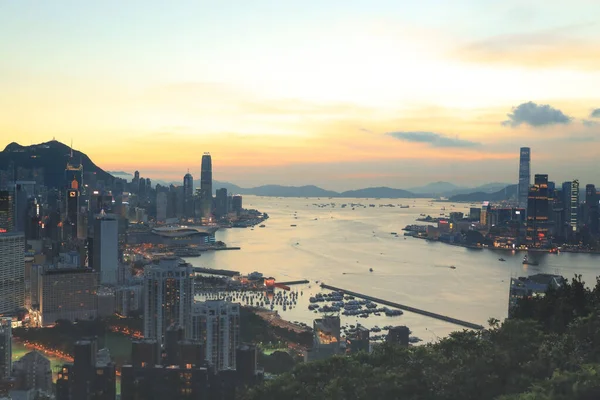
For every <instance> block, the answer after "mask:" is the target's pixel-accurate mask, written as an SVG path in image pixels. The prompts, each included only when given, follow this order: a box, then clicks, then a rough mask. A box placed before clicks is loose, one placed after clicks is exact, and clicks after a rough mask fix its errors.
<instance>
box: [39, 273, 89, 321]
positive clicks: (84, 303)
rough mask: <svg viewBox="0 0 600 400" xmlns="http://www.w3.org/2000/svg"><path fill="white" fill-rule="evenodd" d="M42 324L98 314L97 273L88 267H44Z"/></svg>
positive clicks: (41, 300)
mask: <svg viewBox="0 0 600 400" xmlns="http://www.w3.org/2000/svg"><path fill="white" fill-rule="evenodd" d="M39 282H40V283H39V285H40V315H41V318H40V321H39V323H40V324H41V325H42V326H48V325H52V324H54V323H55V322H56V321H57V320H59V319H66V320H69V321H71V322H74V321H75V320H77V319H86V320H88V319H93V318H96V316H97V312H98V311H97V310H98V297H97V296H96V290H97V288H98V273H97V272H94V271H92V270H90V269H86V268H77V269H44V271H43V272H42V275H41V276H40V280H39Z"/></svg>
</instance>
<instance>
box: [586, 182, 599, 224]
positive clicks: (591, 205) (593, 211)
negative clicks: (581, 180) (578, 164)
mask: <svg viewBox="0 0 600 400" xmlns="http://www.w3.org/2000/svg"><path fill="white" fill-rule="evenodd" d="M585 210H586V214H587V215H586V218H585V223H586V224H587V225H588V227H589V229H590V232H591V233H594V234H596V233H598V232H599V229H598V228H599V226H598V225H599V222H600V221H599V220H598V219H599V218H600V215H599V214H598V192H597V191H596V186H595V185H593V184H588V185H586V186H585Z"/></svg>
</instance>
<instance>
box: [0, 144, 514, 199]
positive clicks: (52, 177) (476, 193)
mask: <svg viewBox="0 0 600 400" xmlns="http://www.w3.org/2000/svg"><path fill="white" fill-rule="evenodd" d="M70 154H71V148H70V147H69V146H67V145H65V144H63V143H61V142H59V141H57V140H52V141H49V142H45V143H40V144H36V145H31V146H22V145H20V144H18V143H15V142H13V143H10V144H9V145H8V146H6V148H5V149H4V151H2V152H0V169H3V170H6V169H7V168H8V167H9V165H10V164H11V163H12V164H13V166H14V168H15V169H17V168H18V167H21V168H26V169H33V168H43V169H44V179H45V183H46V186H48V187H55V188H59V187H64V186H65V185H66V184H67V182H68V178H67V176H66V174H65V166H66V163H67V161H68V159H69V157H70ZM73 161H74V162H75V163H79V162H80V161H81V163H82V164H83V168H84V172H93V173H95V174H96V179H97V180H103V181H105V182H106V183H110V182H112V181H113V180H114V179H115V176H113V175H112V174H111V173H109V172H107V171H104V170H103V169H102V168H100V167H98V166H97V165H96V164H94V163H93V162H92V160H91V159H90V158H89V157H88V156H87V155H86V154H85V153H83V152H80V151H78V150H73ZM114 174H115V175H116V177H119V178H121V177H123V178H127V176H131V174H130V173H128V172H124V171H115V172H114ZM128 180H129V179H128ZM182 180H183V175H182ZM153 182H154V183H160V184H161V185H169V184H170V183H174V184H177V185H181V184H182V182H164V181H161V180H158V179H156V180H153ZM199 185H200V182H199V181H194V186H195V187H199ZM220 188H226V189H227V192H228V193H231V194H241V195H256V196H270V197H347V198H390V199H396V198H417V197H449V198H450V200H452V201H457V202H458V201H485V200H490V201H498V200H504V199H505V198H506V196H508V197H511V196H516V185H508V186H507V185H506V184H503V183H488V184H485V185H481V186H478V187H475V188H466V187H460V186H458V185H455V184H453V183H450V182H442V181H440V182H433V183H429V184H427V185H424V186H421V187H415V188H412V189H411V190H405V189H395V188H390V187H369V188H362V189H356V190H347V191H344V192H336V191H333V190H327V189H323V188H320V187H318V186H314V185H304V186H282V185H262V186H258V187H253V188H243V187H241V186H238V185H235V184H233V183H229V182H221V181H216V180H215V181H213V191H215V192H216V190H217V189H220Z"/></svg>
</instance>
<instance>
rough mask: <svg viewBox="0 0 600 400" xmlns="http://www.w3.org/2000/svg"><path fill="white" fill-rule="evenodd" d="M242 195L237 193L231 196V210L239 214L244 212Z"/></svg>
mask: <svg viewBox="0 0 600 400" xmlns="http://www.w3.org/2000/svg"><path fill="white" fill-rule="evenodd" d="M242 206H243V204H242V196H241V195H239V194H236V195H235V196H232V197H231V207H230V208H231V212H234V213H236V214H237V215H240V213H241V212H242Z"/></svg>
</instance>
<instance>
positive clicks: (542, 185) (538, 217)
mask: <svg viewBox="0 0 600 400" xmlns="http://www.w3.org/2000/svg"><path fill="white" fill-rule="evenodd" d="M528 201H529V204H528V205H527V241H528V243H529V244H530V245H531V246H532V247H541V246H544V245H545V244H547V243H548V234H549V228H550V212H551V209H550V205H551V204H552V199H551V198H550V194H549V191H548V175H542V174H537V175H535V183H534V184H533V185H532V186H531V188H530V189H529V198H528Z"/></svg>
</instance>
